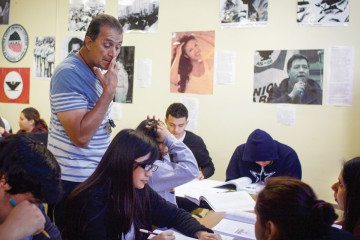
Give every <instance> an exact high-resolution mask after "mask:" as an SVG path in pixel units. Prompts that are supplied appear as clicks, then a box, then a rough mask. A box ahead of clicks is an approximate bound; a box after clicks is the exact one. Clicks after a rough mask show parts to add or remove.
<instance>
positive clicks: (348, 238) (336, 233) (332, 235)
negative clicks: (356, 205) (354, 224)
mask: <svg viewBox="0 0 360 240" xmlns="http://www.w3.org/2000/svg"><path fill="white" fill-rule="evenodd" d="M337 239H341V240H355V239H356V238H355V237H354V235H352V234H350V233H348V232H346V231H343V230H341V229H338V228H334V227H331V228H330V229H329V231H328V232H327V234H326V235H325V236H323V237H321V238H318V239H316V240H337Z"/></svg>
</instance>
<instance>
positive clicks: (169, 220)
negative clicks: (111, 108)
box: [63, 129, 219, 240]
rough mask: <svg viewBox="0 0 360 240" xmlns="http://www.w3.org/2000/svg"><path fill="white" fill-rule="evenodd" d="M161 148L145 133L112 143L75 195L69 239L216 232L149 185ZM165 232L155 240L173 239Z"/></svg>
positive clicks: (124, 134) (125, 134) (69, 208)
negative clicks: (150, 232) (153, 230)
mask: <svg viewBox="0 0 360 240" xmlns="http://www.w3.org/2000/svg"><path fill="white" fill-rule="evenodd" d="M156 159H158V147H157V145H156V143H154V141H153V140H151V139H150V138H149V137H147V136H146V135H144V134H143V133H141V132H139V131H136V130H131V129H124V130H122V131H120V132H119V133H118V134H117V135H116V136H115V138H114V139H113V140H112V142H111V143H110V146H109V148H108V149H107V150H106V152H105V154H104V156H103V158H102V159H101V161H100V163H99V165H98V167H97V168H96V170H95V172H94V173H93V174H92V175H91V176H90V177H89V178H88V179H87V180H86V181H85V182H83V183H81V184H80V185H79V186H78V187H77V188H76V189H75V190H74V191H73V192H72V193H71V194H70V196H69V198H68V201H67V205H66V211H65V219H66V223H65V228H64V232H63V238H64V239H76V240H81V239H87V240H91V239H94V240H95V239H96V240H98V239H136V240H138V239H145V238H146V237H147V234H144V233H142V232H140V229H147V230H151V226H152V225H155V226H157V227H168V228H175V229H177V230H178V231H180V232H181V233H183V234H185V235H187V236H190V237H196V238H199V239H218V238H219V237H218V235H216V234H213V233H210V232H212V231H211V230H210V229H207V228H205V227H204V226H202V225H201V224H200V223H199V222H198V221H197V220H195V219H194V218H192V217H191V215H190V214H189V213H187V212H185V211H184V210H182V209H179V208H177V207H176V206H175V205H173V204H171V203H169V202H167V201H165V200H164V199H163V198H162V197H161V196H160V195H158V194H157V193H156V192H155V191H154V190H152V189H151V188H150V187H149V186H148V185H147V183H148V182H149V178H150V177H151V175H152V172H153V171H155V170H156V169H157V166H156V165H154V162H155V161H156ZM171 235H172V231H164V232H163V233H161V234H159V235H157V236H155V237H154V238H152V239H154V240H155V239H156V240H158V239H173V237H172V236H171Z"/></svg>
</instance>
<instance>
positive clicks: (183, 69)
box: [170, 31, 215, 94]
mask: <svg viewBox="0 0 360 240" xmlns="http://www.w3.org/2000/svg"><path fill="white" fill-rule="evenodd" d="M214 45H215V33H214V31H205V32H204V31H202V32H177V33H173V37H172V59H171V69H170V92H173V93H194V94H212V92H213V77H214Z"/></svg>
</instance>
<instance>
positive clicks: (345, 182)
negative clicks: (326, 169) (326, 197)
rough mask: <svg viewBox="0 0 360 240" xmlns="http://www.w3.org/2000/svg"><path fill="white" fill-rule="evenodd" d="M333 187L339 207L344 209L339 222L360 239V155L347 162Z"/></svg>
mask: <svg viewBox="0 0 360 240" xmlns="http://www.w3.org/2000/svg"><path fill="white" fill-rule="evenodd" d="M331 188H332V189H333V190H334V197H335V200H336V202H337V203H338V205H339V208H340V209H341V210H343V211H344V215H343V218H342V220H341V221H340V222H339V223H340V224H341V225H342V227H343V229H344V230H346V231H348V232H351V233H353V234H354V235H355V237H356V239H357V240H360V157H356V158H353V159H351V160H349V161H347V162H345V164H344V166H343V169H342V171H341V172H340V174H339V179H338V181H337V182H336V183H334V184H333V185H332V187H331Z"/></svg>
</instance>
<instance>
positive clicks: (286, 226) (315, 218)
mask: <svg viewBox="0 0 360 240" xmlns="http://www.w3.org/2000/svg"><path fill="white" fill-rule="evenodd" d="M255 213H256V223H255V236H256V239H257V240H263V239H266V240H282V239H291V240H338V239H342V240H350V239H351V240H352V239H355V238H354V237H353V236H352V235H351V234H349V233H347V232H345V231H342V230H340V229H337V228H334V227H332V226H331V225H332V224H333V222H334V221H335V219H336V218H337V216H336V214H335V211H334V208H333V207H332V205H331V204H330V203H326V202H324V201H322V200H318V199H317V198H316V195H315V193H314V191H313V190H312V189H311V187H310V186H309V185H307V184H306V183H303V182H301V181H300V180H298V179H295V178H290V177H275V178H271V179H269V180H267V181H266V186H265V188H264V189H263V190H262V191H261V192H260V193H259V195H258V197H257V200H256V205H255Z"/></svg>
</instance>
